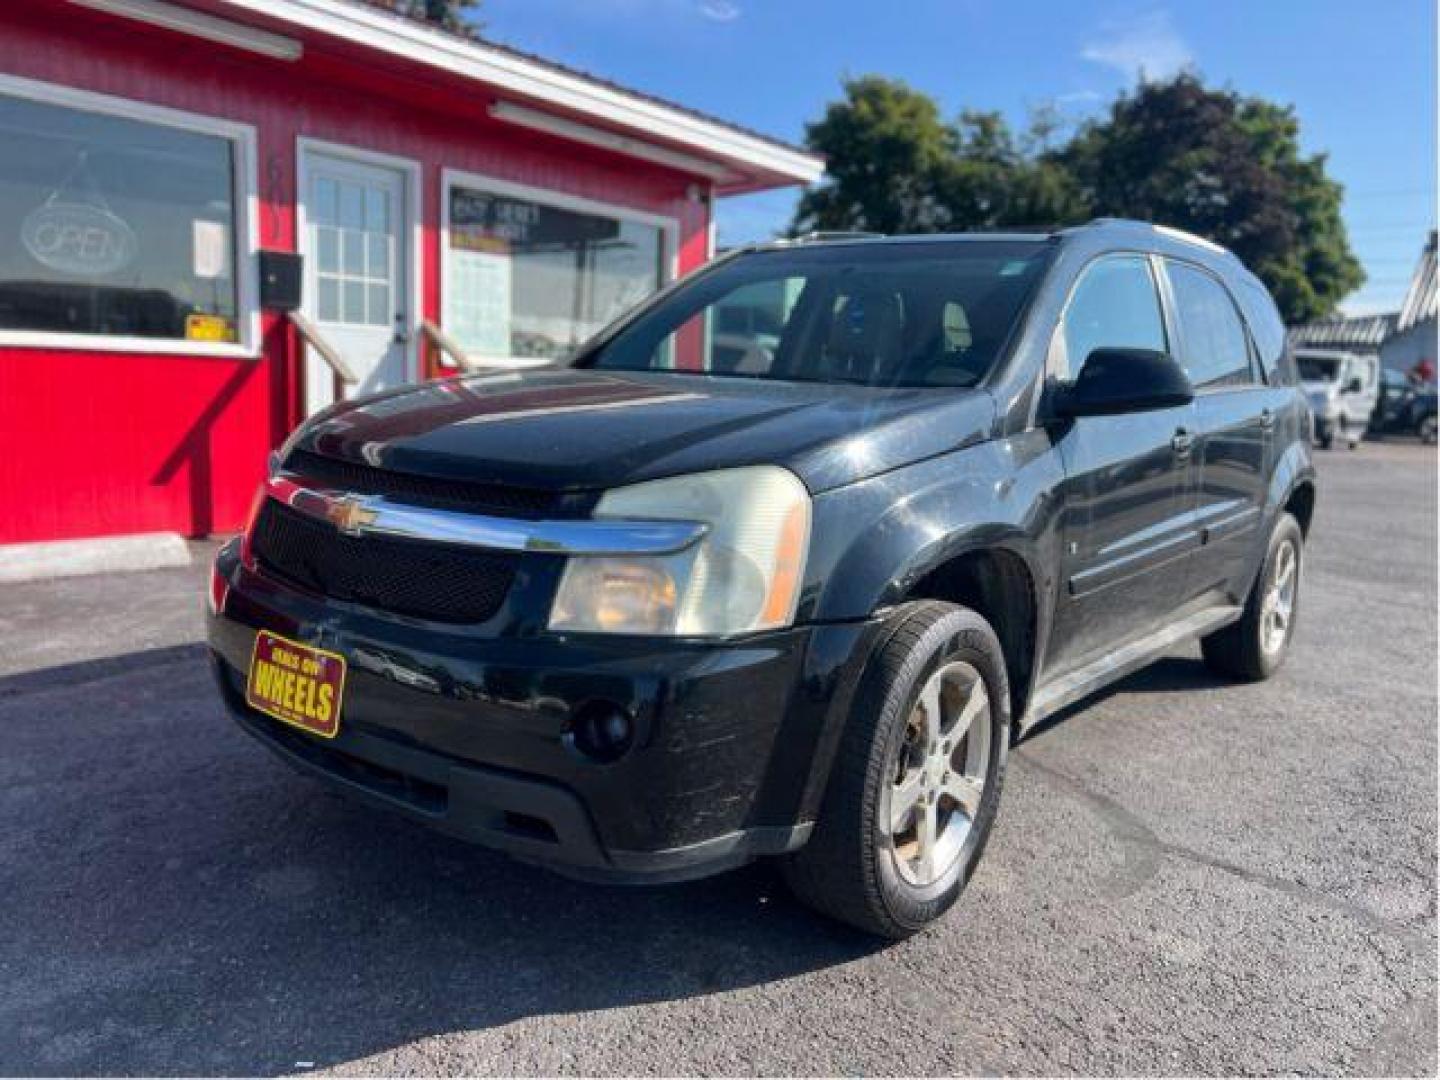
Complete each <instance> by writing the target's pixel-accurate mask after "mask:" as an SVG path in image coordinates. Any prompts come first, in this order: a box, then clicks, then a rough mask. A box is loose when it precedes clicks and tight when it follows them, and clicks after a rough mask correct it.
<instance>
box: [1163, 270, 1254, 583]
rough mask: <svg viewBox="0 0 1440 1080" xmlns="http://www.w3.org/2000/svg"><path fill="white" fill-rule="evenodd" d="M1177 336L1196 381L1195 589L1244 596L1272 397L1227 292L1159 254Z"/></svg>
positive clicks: (1217, 281)
mask: <svg viewBox="0 0 1440 1080" xmlns="http://www.w3.org/2000/svg"><path fill="white" fill-rule="evenodd" d="M1165 274H1166V277H1167V278H1168V279H1169V284H1170V295H1171V297H1172V300H1173V306H1174V310H1175V322H1176V330H1177V332H1178V336H1179V342H1178V345H1179V352H1178V356H1179V359H1180V362H1181V364H1182V365H1183V366H1184V368H1185V373H1186V374H1187V375H1188V376H1189V377H1190V383H1191V385H1192V386H1194V388H1195V402H1194V406H1195V426H1196V436H1197V439H1196V446H1195V455H1196V461H1197V464H1198V466H1199V499H1198V506H1197V521H1196V523H1197V525H1198V526H1199V529H1200V540H1201V543H1200V550H1199V552H1198V553H1197V556H1196V558H1195V560H1194V563H1195V569H1194V573H1195V578H1194V590H1195V592H1196V593H1197V594H1209V595H1210V596H1211V597H1212V599H1214V600H1216V601H1227V600H1228V601H1230V602H1234V603H1239V602H1241V601H1243V599H1244V597H1245V594H1246V592H1247V591H1248V590H1249V587H1250V577H1249V575H1250V573H1251V571H1252V570H1253V569H1254V566H1255V547H1256V545H1258V544H1260V543H1263V538H1262V537H1261V536H1260V535H1259V528H1260V525H1261V522H1262V520H1263V516H1264V504H1265V496H1266V477H1267V476H1269V475H1270V457H1271V454H1272V453H1273V443H1274V440H1273V438H1272V435H1273V427H1274V422H1275V416H1276V413H1277V411H1278V409H1279V407H1280V406H1279V403H1278V402H1276V401H1275V400H1274V399H1275V397H1276V391H1275V390H1272V389H1271V388H1270V387H1269V386H1267V385H1266V383H1265V378H1264V375H1263V373H1262V371H1261V367H1260V363H1259V358H1258V356H1257V355H1256V354H1255V350H1254V349H1253V348H1252V346H1251V342H1250V336H1249V334H1248V333H1247V332H1246V328H1245V323H1244V321H1243V319H1242V318H1241V315H1240V310H1239V307H1238V305H1237V304H1236V303H1235V299H1234V297H1232V296H1231V295H1230V291H1229V290H1228V289H1227V288H1226V287H1225V285H1224V284H1223V283H1222V282H1221V281H1220V279H1219V278H1218V277H1216V276H1215V275H1214V274H1211V273H1210V272H1209V271H1208V270H1205V269H1203V268H1201V267H1199V266H1195V265H1192V264H1190V263H1186V262H1181V261H1179V260H1176V259H1166V260H1165Z"/></svg>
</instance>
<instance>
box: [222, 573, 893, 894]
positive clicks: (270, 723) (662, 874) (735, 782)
mask: <svg viewBox="0 0 1440 1080" xmlns="http://www.w3.org/2000/svg"><path fill="white" fill-rule="evenodd" d="M216 572H217V574H219V575H220V577H221V579H222V587H221V589H220V590H219V591H220V592H222V593H223V594H224V595H223V605H222V606H221V609H220V610H219V611H216V612H213V613H212V615H211V617H210V620H209V638H210V647H211V653H212V657H213V661H214V669H215V673H216V677H217V681H218V683H219V686H220V689H221V693H222V695H223V696H224V698H225V700H226V702H227V704H228V705H229V706H230V708H231V710H232V711H233V712H234V713H235V715H236V717H237V719H238V720H239V722H240V724H241V726H242V727H243V728H244V729H245V730H246V731H248V732H249V733H250V734H252V735H254V736H255V737H256V738H258V739H260V740H261V741H262V742H263V743H265V744H266V745H267V746H268V747H269V748H270V749H272V750H273V751H275V752H276V753H278V754H280V755H281V756H282V757H284V758H285V759H286V760H287V761H289V762H290V763H291V764H293V765H295V766H296V767H298V768H300V769H302V770H303V771H305V772H308V773H311V774H314V775H318V776H320V777H321V778H323V779H325V780H327V781H328V782H330V783H331V784H333V785H335V786H337V787H338V788H340V789H342V790H344V791H346V792H348V793H349V794H351V795H353V796H356V797H358V798H360V799H362V800H364V801H366V802H369V803H371V804H374V805H380V806H384V807H386V808H388V809H391V810H395V811H398V812H400V813H403V814H405V815H406V816H408V817H410V818H412V819H414V820H417V821H420V822H423V823H424V824H427V825H430V826H433V827H435V828H438V829H441V830H443V831H446V832H449V833H452V834H455V835H458V836H460V837H462V838H464V839H467V840H471V841H474V842H476V843H480V844H483V845H485V846H487V847H493V848H497V849H500V850H503V851H506V852H508V853H510V854H512V855H515V856H516V857H518V858H521V859H525V860H527V861H532V862H539V863H544V864H547V865H550V866H552V867H555V868H556V869H560V870H562V871H566V872H569V873H572V874H574V875H577V876H583V877H588V878H595V879H600V880H613V881H656V882H659V881H676V880H684V879H688V878H693V877H700V876H704V875H707V874H710V873H714V872H717V871H720V870H724V869H727V868H729V867H732V866H735V865H738V864H740V863H743V862H745V861H747V860H749V859H751V858H753V857H755V856H757V855H762V854H774V853H780V852H785V851H790V850H794V849H795V848H797V847H799V846H800V845H801V844H803V843H804V842H805V840H806V839H807V838H808V836H809V831H810V827H811V823H812V822H813V821H814V818H815V814H816V812H817V810H818V807H819V800H820V796H821V794H822V793H823V789H824V781H825V778H826V776H827V775H828V771H829V764H830V761H831V759H832V758H833V753H834V748H835V744H836V742H837V741H838V737H839V733H840V728H841V726H842V725H843V722H844V717H845V715H846V714H847V713H848V710H849V705H850V700H851V697H852V695H853V693H854V689H855V684H856V682H857V681H858V678H859V674H860V669H861V667H862V665H863V662H864V658H865V656H866V655H868V653H869V651H870V648H871V645H872V644H873V640H874V637H875V635H876V634H878V633H879V632H880V625H881V624H880V623H878V622H875V621H866V622H856V623H845V624H835V625H824V626H812V627H795V628H792V629H789V630H784V631H778V632H774V633H767V634H761V635H756V636H753V637H751V638H747V639H745V640H743V641H740V642H733V643H726V644H713V643H703V642H686V641H678V640H656V639H627V638H619V637H616V638H606V637H604V636H594V635H592V636H574V637H571V638H559V637H555V636H551V635H542V636H539V637H528V638H527V637H494V636H492V637H483V636H480V635H479V634H477V633H476V632H474V631H473V630H471V629H469V628H466V627H456V626H453V625H449V626H447V625H440V624H427V623H423V622H420V621H418V620H414V619H401V618H398V617H391V616H385V615H382V614H379V613H376V612H373V611H365V610H363V609H359V608H355V607H354V606H353V605H347V604H341V603H337V602H335V601H330V600H326V599H324V598H320V597H315V596H310V595H307V594H303V593H300V592H298V591H297V590H295V589H293V588H290V587H288V586H285V585H281V584H279V583H277V582H274V581H272V580H270V579H268V578H267V577H265V576H264V575H263V574H260V573H256V572H253V571H251V570H248V569H246V568H245V567H244V566H242V565H241V564H240V561H239V559H238V557H237V554H236V551H235V549H234V547H233V545H232V546H231V547H227V548H226V549H224V550H223V551H222V552H221V554H220V556H219V558H218V560H217V563H216ZM260 628H265V629H269V630H273V631H275V632H276V633H280V634H283V635H284V636H286V637H290V638H293V639H295V640H297V641H303V642H308V643H311V644H314V645H317V646H322V647H323V648H325V649H328V650H330V651H334V652H339V653H341V654H343V655H344V656H345V657H346V658H347V661H348V665H349V670H348V673H347V678H346V687H345V696H344V704H343V708H342V713H341V723H340V731H339V734H338V735H337V737H336V738H334V739H321V738H317V737H314V736H311V735H309V734H307V733H305V732H303V731H300V730H298V729H295V728H292V727H289V726H287V725H285V724H283V723H281V722H279V721H276V720H272V719H271V718H269V717H268V716H265V715H263V714H261V713H259V712H257V711H255V710H254V709H252V708H250V707H249V706H248V705H247V704H246V703H245V695H244V689H245V678H246V672H247V668H248V664H249V660H250V654H251V649H252V646H253V642H254V637H255V632H256V630H257V629H260ZM597 701H599V702H605V703H612V704H615V705H619V706H620V707H622V708H623V709H624V710H625V711H626V712H627V713H628V714H629V715H630V717H631V718H632V720H633V724H634V730H635V738H634V741H633V744H632V746H631V749H630V750H629V751H628V752H627V753H626V754H625V755H624V756H622V757H621V758H619V760H616V761H613V762H610V763H601V762H598V761H596V760H594V759H592V758H588V757H586V756H585V755H584V754H582V753H581V752H580V751H579V750H577V748H576V747H575V744H574V739H573V737H572V732H571V723H572V719H573V717H574V716H575V714H576V713H577V711H578V710H580V709H582V708H583V707H586V706H588V705H592V704H593V703H595V702H597Z"/></svg>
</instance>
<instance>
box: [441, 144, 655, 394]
mask: <svg viewBox="0 0 1440 1080" xmlns="http://www.w3.org/2000/svg"><path fill="white" fill-rule="evenodd" d="M457 187H460V188H467V187H468V188H470V189H471V190H479V191H484V192H487V193H491V194H495V195H499V196H501V197H502V198H508V199H523V200H525V201H527V202H533V203H539V204H540V205H542V206H548V207H552V208H553V209H556V210H572V211H574V212H576V213H580V214H594V215H597V216H604V217H612V218H615V219H616V220H617V221H631V222H635V223H636V224H640V225H648V226H650V227H652V228H657V229H659V230H660V281H659V282H658V283H657V285H656V287H655V292H654V293H652V294H651V296H650V297H649V298H647V299H653V297H654V296H655V295H658V294H659V293H660V292H662V291H663V290H664V289H665V288H666V287H667V286H669V285H671V284H673V283H674V282H675V281H676V280H677V279H678V277H679V267H680V243H679V239H680V219H679V218H677V217H669V216H666V215H664V214H655V213H651V212H649V211H645V210H636V209H633V208H631V207H628V206H623V205H621V204H619V203H611V202H604V201H602V200H599V199H591V198H586V197H584V196H580V195H571V194H569V193H568V192H561V191H556V190H554V189H553V188H543V187H536V186H534V185H533V184H524V183H520V182H518V181H515V180H505V179H502V178H500V177H497V176H493V175H490V174H488V173H480V172H473V171H471V170H468V169H454V168H443V169H441V170H440V251H439V256H440V312H439V314H440V327H441V329H446V323H447V322H448V318H447V316H448V314H449V308H448V304H449V298H450V296H451V283H450V258H449V254H450V196H451V194H452V192H453V191H454V190H455V188H457ZM484 360H485V362H486V364H487V366H490V367H495V368H515V369H521V368H527V367H536V366H539V364H542V363H546V362H548V361H545V360H543V359H538V358H536V357H526V356H486V357H484ZM442 364H443V366H445V367H451V366H453V362H451V361H450V360H449V358H448V357H447V358H445V360H444V361H442Z"/></svg>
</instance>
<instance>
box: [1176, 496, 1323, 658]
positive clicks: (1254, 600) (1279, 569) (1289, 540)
mask: <svg viewBox="0 0 1440 1080" xmlns="http://www.w3.org/2000/svg"><path fill="white" fill-rule="evenodd" d="M1287 548H1288V549H1289V552H1290V556H1289V557H1290V558H1292V559H1293V563H1292V564H1291V565H1293V567H1294V569H1293V570H1291V571H1289V573H1290V574H1291V575H1293V577H1292V578H1291V587H1290V589H1289V592H1288V597H1289V599H1288V604H1287V605H1283V606H1282V605H1279V604H1278V603H1276V602H1275V601H1276V600H1277V599H1283V598H1284V596H1285V592H1284V590H1283V588H1282V591H1281V593H1280V595H1279V596H1278V597H1272V596H1271V595H1270V594H1271V590H1272V589H1273V588H1274V587H1275V585H1276V575H1277V574H1283V573H1285V572H1286V571H1285V566H1286V560H1287V556H1286V555H1285V549H1287ZM1304 561H1305V535H1304V533H1302V532H1301V530H1300V523H1299V522H1298V521H1296V520H1295V518H1294V516H1293V515H1291V514H1288V513H1283V512H1282V513H1281V515H1280V519H1279V520H1278V521H1277V522H1276V523H1275V528H1274V530H1272V532H1271V533H1270V544H1269V546H1268V547H1267V548H1266V549H1265V561H1264V562H1263V563H1262V564H1261V566H1260V572H1259V573H1258V574H1257V575H1256V576H1255V584H1254V585H1252V586H1251V587H1250V595H1249V597H1248V598H1246V601H1245V613H1244V615H1242V616H1241V617H1240V619H1239V621H1238V622H1234V623H1231V624H1230V625H1229V626H1227V627H1225V628H1223V629H1221V630H1217V631H1215V633H1213V634H1209V635H1207V636H1206V637H1203V638H1201V639H1200V649H1201V652H1202V653H1203V654H1204V657H1205V663H1206V664H1208V665H1209V667H1210V669H1211V670H1212V671H1215V672H1216V673H1218V674H1221V675H1227V676H1229V677H1231V678H1235V679H1244V680H1247V681H1250V682H1256V681H1259V680H1261V679H1268V678H1269V677H1270V676H1271V675H1273V674H1275V672H1276V671H1278V670H1279V669H1280V665H1281V664H1283V663H1284V662H1285V657H1286V654H1287V653H1288V652H1289V651H1290V641H1291V639H1292V638H1293V637H1294V635H1295V621H1296V618H1297V617H1298V616H1299V614H1300V591H1301V590H1300V586H1301V583H1302V581H1303V573H1302V571H1303V569H1304ZM1279 611H1283V612H1284V626H1283V629H1277V625H1276V623H1275V618H1276V614H1277V612H1279Z"/></svg>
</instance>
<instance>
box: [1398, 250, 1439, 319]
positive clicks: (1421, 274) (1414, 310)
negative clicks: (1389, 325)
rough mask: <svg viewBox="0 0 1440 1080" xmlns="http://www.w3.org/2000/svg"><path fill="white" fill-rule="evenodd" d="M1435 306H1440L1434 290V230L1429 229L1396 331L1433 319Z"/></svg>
mask: <svg viewBox="0 0 1440 1080" xmlns="http://www.w3.org/2000/svg"><path fill="white" fill-rule="evenodd" d="M1437 306H1440V301H1437V296H1436V289H1435V230H1434V229H1431V230H1430V236H1429V238H1428V239H1426V241H1425V248H1424V250H1423V251H1421V252H1420V262H1419V263H1418V264H1416V266H1415V276H1414V277H1412V278H1411V279H1410V288H1408V289H1406V290H1405V302H1404V303H1403V304H1401V305H1400V321H1399V323H1398V324H1397V325H1396V327H1395V329H1396V331H1398V332H1403V331H1406V330H1409V329H1410V328H1411V327H1412V326H1414V325H1416V324H1417V323H1422V322H1424V321H1425V320H1426V319H1434V318H1435V316H1436V312H1437Z"/></svg>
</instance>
